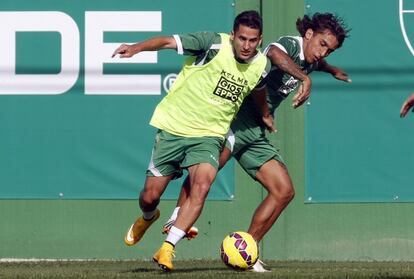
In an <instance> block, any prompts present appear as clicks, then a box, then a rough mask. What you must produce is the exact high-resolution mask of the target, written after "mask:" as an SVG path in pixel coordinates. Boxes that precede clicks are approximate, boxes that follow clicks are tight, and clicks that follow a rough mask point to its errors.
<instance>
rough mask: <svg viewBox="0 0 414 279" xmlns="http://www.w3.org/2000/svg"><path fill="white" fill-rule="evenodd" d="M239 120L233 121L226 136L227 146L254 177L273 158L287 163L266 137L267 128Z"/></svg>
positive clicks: (254, 177)
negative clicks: (248, 124)
mask: <svg viewBox="0 0 414 279" xmlns="http://www.w3.org/2000/svg"><path fill="white" fill-rule="evenodd" d="M237 122H238V121H237V120H236V121H234V122H233V124H232V127H231V130H230V131H229V133H228V134H227V136H226V142H225V146H226V147H227V148H228V149H230V150H231V151H232V155H233V157H234V158H235V159H236V160H237V161H238V162H239V164H240V166H241V167H242V168H243V169H244V170H245V171H246V172H247V173H248V174H249V175H250V176H251V177H252V178H253V179H256V172H257V171H258V170H259V169H260V167H261V166H263V164H264V163H266V162H268V161H270V160H272V159H275V160H277V161H278V162H280V163H282V164H285V163H284V161H283V158H282V156H281V155H280V154H279V152H278V150H277V149H276V147H274V146H273V145H272V144H271V143H270V141H269V139H268V138H267V137H266V132H265V128H263V127H259V126H255V127H253V128H251V127H247V126H245V125H242V124H241V123H237Z"/></svg>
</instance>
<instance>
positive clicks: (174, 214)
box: [162, 130, 234, 240]
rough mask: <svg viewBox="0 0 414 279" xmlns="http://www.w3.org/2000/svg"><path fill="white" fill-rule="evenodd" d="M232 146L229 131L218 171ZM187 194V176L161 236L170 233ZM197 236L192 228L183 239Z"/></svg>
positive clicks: (228, 158)
mask: <svg viewBox="0 0 414 279" xmlns="http://www.w3.org/2000/svg"><path fill="white" fill-rule="evenodd" d="M233 146H234V135H233V132H232V131H231V130H230V131H229V133H228V134H227V138H226V141H225V144H224V147H223V149H222V151H221V152H220V156H219V170H220V169H221V168H223V167H224V166H225V165H226V163H227V162H228V161H229V160H230V158H231V153H232V149H233ZM189 193H190V176H187V177H186V178H185V180H184V182H183V185H182V187H181V191H180V195H179V197H178V200H177V205H176V207H175V208H174V210H173V212H172V214H171V216H170V218H169V219H168V220H167V222H165V223H164V226H163V229H162V233H163V234H165V233H168V232H169V231H170V228H171V226H173V225H174V223H175V220H176V219H177V216H178V212H179V210H180V207H181V205H182V204H184V202H185V201H186V200H187V198H188V195H189ZM197 235H198V229H197V228H196V227H194V226H192V227H191V228H190V229H189V230H188V231H187V234H186V235H185V237H186V238H187V239H188V240H191V239H193V238H195V237H197Z"/></svg>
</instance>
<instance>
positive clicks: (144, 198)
mask: <svg viewBox="0 0 414 279" xmlns="http://www.w3.org/2000/svg"><path fill="white" fill-rule="evenodd" d="M159 201H160V194H159V193H158V192H156V191H152V190H148V189H147V190H142V191H141V194H140V196H139V203H140V205H141V207H152V206H156V205H158V203H159Z"/></svg>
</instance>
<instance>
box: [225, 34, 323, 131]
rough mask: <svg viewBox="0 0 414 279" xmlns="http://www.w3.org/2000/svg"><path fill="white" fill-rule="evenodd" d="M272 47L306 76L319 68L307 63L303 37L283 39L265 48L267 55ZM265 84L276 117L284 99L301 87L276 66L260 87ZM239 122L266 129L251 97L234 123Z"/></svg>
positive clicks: (286, 37)
mask: <svg viewBox="0 0 414 279" xmlns="http://www.w3.org/2000/svg"><path fill="white" fill-rule="evenodd" d="M272 45H274V46H276V47H278V48H280V49H281V50H283V51H284V52H286V53H287V55H289V57H290V58H291V59H292V60H293V61H294V62H295V63H296V64H297V65H298V66H299V67H300V68H301V69H302V71H303V72H305V73H306V74H309V73H311V72H312V71H314V70H315V69H316V68H317V67H318V64H317V62H316V63H313V64H309V63H307V62H306V60H305V56H304V52H303V39H302V37H295V36H285V37H281V38H279V40H277V41H276V42H274V43H271V44H269V45H268V46H267V47H266V48H265V50H264V53H267V50H268V49H269V48H270V46H272ZM264 84H266V88H267V93H268V94H267V103H268V105H269V109H270V113H271V114H272V115H274V113H275V110H276V108H277V107H278V106H279V105H280V103H281V102H282V101H283V100H284V99H286V97H287V96H288V95H289V94H290V93H291V92H293V91H295V90H296V89H297V88H298V86H299V85H300V81H299V80H297V79H296V78H294V77H293V76H291V75H289V74H287V73H285V72H283V71H282V70H280V69H278V68H277V67H276V66H272V68H271V70H270V72H269V74H268V75H267V76H266V78H265V79H263V80H262V81H261V83H260V84H259V85H258V87H260V86H261V85H264ZM239 121H243V122H245V123H244V125H243V126H250V127H254V126H260V127H262V128H263V127H264V124H263V123H262V117H261V112H260V111H259V109H258V108H257V106H256V104H255V103H254V101H253V99H252V98H251V97H248V98H246V100H245V102H244V103H243V105H242V107H241V108H240V111H239V113H238V115H237V118H236V120H235V121H234V122H239ZM235 125H236V126H240V125H237V123H235ZM232 129H233V125H232ZM235 129H236V127H235Z"/></svg>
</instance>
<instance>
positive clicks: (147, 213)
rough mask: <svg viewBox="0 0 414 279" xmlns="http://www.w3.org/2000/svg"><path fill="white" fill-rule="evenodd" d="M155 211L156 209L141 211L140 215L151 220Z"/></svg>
mask: <svg viewBox="0 0 414 279" xmlns="http://www.w3.org/2000/svg"><path fill="white" fill-rule="evenodd" d="M155 212H157V209H154V210H153V211H147V212H145V211H142V217H144V219H145V220H147V221H148V220H151V219H152V218H154V216H155Z"/></svg>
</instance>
